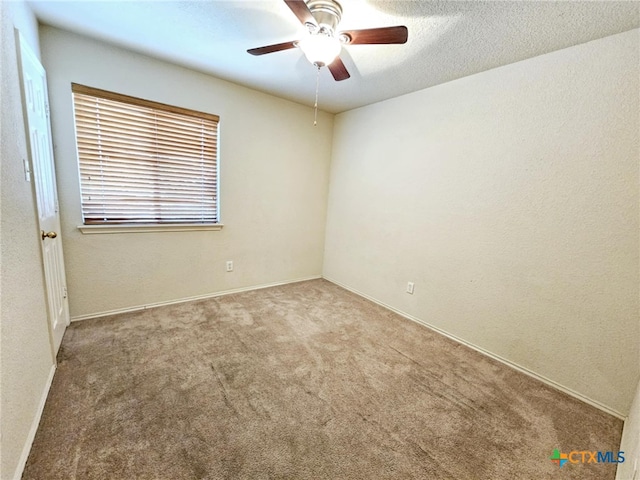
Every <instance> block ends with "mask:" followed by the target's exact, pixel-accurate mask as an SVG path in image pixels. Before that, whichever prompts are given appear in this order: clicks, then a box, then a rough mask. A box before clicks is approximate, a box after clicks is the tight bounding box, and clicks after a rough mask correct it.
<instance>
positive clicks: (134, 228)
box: [71, 83, 224, 234]
mask: <svg viewBox="0 0 640 480" xmlns="http://www.w3.org/2000/svg"><path fill="white" fill-rule="evenodd" d="M71 91H72V109H73V126H74V141H75V146H76V160H77V167H78V186H79V190H80V197H81V198H80V208H81V210H82V218H83V224H82V225H78V229H79V230H80V231H81V232H82V233H83V234H95V233H144V232H154V231H174V232H175V231H194V230H220V229H222V227H223V226H224V225H223V224H222V222H221V219H220V158H219V157H220V149H219V145H220V117H219V116H218V115H215V114H211V113H205V112H200V111H197V110H191V109H187V108H183V107H177V106H174V105H168V104H165V103H160V102H155V101H151V100H146V99H142V98H138V97H133V96H129V95H124V94H120V93H116V92H111V91H108V90H102V89H99V88H94V87H88V86H86V85H81V84H78V83H72V84H71ZM76 93H78V94H82V95H89V96H93V97H97V98H102V99H105V100H111V101H116V102H120V103H124V104H128V105H133V106H138V107H143V108H150V109H153V110H158V111H160V112H168V113H171V114H178V115H181V116H188V117H195V118H201V119H204V120H208V121H212V122H214V123H215V132H216V134H215V147H214V148H215V153H214V155H215V158H214V168H215V172H214V175H215V191H214V195H215V204H214V209H215V211H214V216H215V221H214V222H209V223H205V222H203V223H200V222H198V223H187V222H166V223H165V222H152V221H150V222H148V223H139V222H130V223H128V222H126V221H125V222H121V223H119V222H118V223H116V222H105V223H85V204H84V198H83V186H82V175H81V172H80V170H81V158H80V148H79V143H78V134H77V127H78V124H77V120H76V103H75V98H74V95H75V94H76Z"/></svg>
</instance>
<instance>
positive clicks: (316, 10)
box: [307, 0, 342, 34]
mask: <svg viewBox="0 0 640 480" xmlns="http://www.w3.org/2000/svg"><path fill="white" fill-rule="evenodd" d="M307 7H309V11H310V12H311V15H313V18H315V19H316V22H317V23H318V27H319V28H320V30H323V29H324V30H328V31H329V32H331V34H333V33H334V32H335V31H336V29H337V28H338V24H339V23H340V19H341V18H342V7H341V6H340V4H339V3H338V2H335V1H334V0H309V1H308V2H307ZM307 26H309V25H307ZM311 27H315V26H314V25H312V26H311Z"/></svg>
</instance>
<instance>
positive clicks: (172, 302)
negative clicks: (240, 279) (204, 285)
mask: <svg viewBox="0 0 640 480" xmlns="http://www.w3.org/2000/svg"><path fill="white" fill-rule="evenodd" d="M318 278H322V277H321V276H320V275H314V276H311V277H304V278H297V279H295V280H286V281H284V282H273V283H265V284H262V285H252V286H250V287H242V288H234V289H232V290H223V291H221V292H214V293H205V294H204V295H195V296H193V297H184V298H178V299H175V300H168V301H166V302H156V303H149V304H146V305H137V306H135V307H126V308H117V309H115V310H107V311H105V312H98V313H89V314H86V315H78V316H75V317H71V321H72V322H80V321H82V320H89V319H92V318H99V317H106V316H109V315H116V314H118V313H129V312H137V311H139V310H146V309H148V308H156V307H163V306H165V305H175V304H178V303H185V302H193V301H194V300H205V299H207V298H214V297H221V296H223V295H230V294H232V293H241V292H249V291H251V290H259V289H261V288H269V287H277V286H278V285H287V284H289V283H298V282H305V281H307V280H317V279H318Z"/></svg>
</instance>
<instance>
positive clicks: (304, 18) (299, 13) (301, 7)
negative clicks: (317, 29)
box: [284, 0, 316, 25]
mask: <svg viewBox="0 0 640 480" xmlns="http://www.w3.org/2000/svg"><path fill="white" fill-rule="evenodd" d="M284 3H286V4H287V7H289V8H290V9H291V11H292V12H293V13H294V14H295V16H296V17H298V20H300V23H302V24H303V25H304V24H305V23H311V24H313V25H316V19H315V18H313V15H311V10H309V7H307V4H306V3H305V2H304V0H284Z"/></svg>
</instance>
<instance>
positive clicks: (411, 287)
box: [407, 282, 414, 295]
mask: <svg viewBox="0 0 640 480" xmlns="http://www.w3.org/2000/svg"><path fill="white" fill-rule="evenodd" d="M413 287H414V284H413V282H408V283H407V293H408V294H410V295H413Z"/></svg>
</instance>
